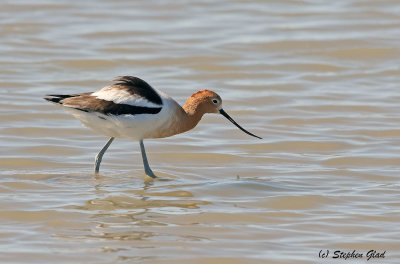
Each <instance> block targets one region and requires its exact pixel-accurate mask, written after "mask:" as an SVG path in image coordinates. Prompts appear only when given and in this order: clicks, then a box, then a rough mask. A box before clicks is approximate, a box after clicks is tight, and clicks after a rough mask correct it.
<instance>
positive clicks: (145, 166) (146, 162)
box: [139, 139, 157, 178]
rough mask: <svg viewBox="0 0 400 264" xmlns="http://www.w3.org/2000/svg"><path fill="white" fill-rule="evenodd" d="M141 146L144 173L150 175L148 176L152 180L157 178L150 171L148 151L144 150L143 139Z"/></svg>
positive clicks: (140, 142)
mask: <svg viewBox="0 0 400 264" xmlns="http://www.w3.org/2000/svg"><path fill="white" fill-rule="evenodd" d="M139 144H140V150H141V151H142V158H143V165H144V172H145V173H146V175H148V176H150V177H152V178H157V176H156V175H155V174H154V173H153V171H152V170H151V169H150V166H149V162H148V161H147V156H146V150H145V149H144V145H143V139H141V140H140V141H139Z"/></svg>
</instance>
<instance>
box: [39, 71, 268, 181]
mask: <svg viewBox="0 0 400 264" xmlns="http://www.w3.org/2000/svg"><path fill="white" fill-rule="evenodd" d="M44 99H46V100H47V101H50V102H52V103H56V104H59V105H61V106H63V108H64V109H65V110H67V111H68V112H70V113H71V114H72V115H73V116H74V117H75V118H77V119H78V120H80V121H81V122H82V124H83V125H85V126H86V127H88V128H91V129H93V130H94V131H96V132H98V133H100V134H103V135H106V136H108V137H110V139H109V140H108V142H107V143H106V144H105V145H104V147H103V148H102V149H101V150H100V152H99V153H98V154H97V155H96V158H95V166H94V170H95V173H96V174H97V173H98V172H99V168H100V163H101V160H102V158H103V155H104V153H105V152H106V150H107V149H108V147H109V146H110V144H111V143H112V142H113V140H114V139H115V138H116V137H117V138H129V139H132V140H138V141H139V144H140V150H141V152H142V158H143V165H144V170H145V173H146V174H147V175H148V176H150V177H152V178H156V175H155V174H154V173H153V171H152V170H151V168H150V166H149V162H148V161H147V156H146V151H145V149H144V145H143V140H144V139H147V138H163V137H170V136H173V135H176V134H179V133H183V132H186V131H188V130H190V129H192V128H194V127H195V126H196V125H197V124H198V123H199V121H200V119H201V118H202V116H203V115H204V114H206V113H220V114H222V115H223V116H225V117H226V118H227V119H228V120H229V121H231V122H232V123H233V124H235V125H236V126H237V127H238V128H239V129H240V130H242V131H243V132H245V133H247V134H249V135H251V136H253V137H256V138H260V137H258V136H256V135H254V134H252V133H250V132H249V131H247V130H245V129H244V128H242V127H241V126H240V125H239V124H238V123H236V122H235V121H234V120H233V119H232V118H231V117H230V116H229V115H228V114H227V113H226V112H225V111H224V110H223V109H222V100H221V97H220V96H219V95H218V94H216V93H214V92H213V91H209V90H202V91H198V92H196V93H194V94H193V95H192V96H190V97H189V99H188V100H187V102H186V103H185V105H184V106H183V107H181V106H180V105H179V104H178V103H177V102H176V101H175V100H174V99H172V98H171V97H169V96H168V95H166V94H165V93H163V92H161V91H158V90H156V89H154V88H152V87H151V86H150V85H149V84H148V83H146V82H145V81H143V80H142V79H139V78H137V77H132V76H122V77H118V78H116V79H114V84H112V85H109V86H106V87H104V88H102V89H100V90H98V91H96V92H92V93H79V94H68V95H56V94H50V95H47V97H45V98H44ZM260 139H261V138H260Z"/></svg>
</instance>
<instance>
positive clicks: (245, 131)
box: [219, 109, 262, 139]
mask: <svg viewBox="0 0 400 264" xmlns="http://www.w3.org/2000/svg"><path fill="white" fill-rule="evenodd" d="M219 112H220V113H221V115H223V116H225V117H226V118H227V119H228V120H229V121H231V122H232V123H233V124H234V125H235V126H237V127H238V128H239V129H240V130H242V131H243V132H244V133H246V134H248V135H250V136H253V137H256V138H259V139H262V138H260V137H259V136H256V135H254V134H252V133H250V132H249V131H247V130H246V129H244V128H243V127H241V126H240V125H239V124H238V123H236V122H235V120H233V119H232V117H230V116H229V115H228V114H227V113H226V112H225V111H224V109H220V110H219Z"/></svg>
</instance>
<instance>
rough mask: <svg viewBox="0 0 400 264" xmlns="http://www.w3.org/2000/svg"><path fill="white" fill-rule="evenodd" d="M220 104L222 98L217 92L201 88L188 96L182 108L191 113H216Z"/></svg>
mask: <svg viewBox="0 0 400 264" xmlns="http://www.w3.org/2000/svg"><path fill="white" fill-rule="evenodd" d="M221 104H222V99H221V97H220V96H219V95H218V94H216V93H215V92H213V91H210V90H201V91H198V92H196V93H194V94H192V96H190V97H189V99H188V100H187V102H186V104H185V106H184V109H185V111H186V112H187V113H193V114H194V113H199V114H202V115H203V114H206V113H218V111H219V108H220V107H221Z"/></svg>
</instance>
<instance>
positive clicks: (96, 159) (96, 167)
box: [94, 137, 114, 174]
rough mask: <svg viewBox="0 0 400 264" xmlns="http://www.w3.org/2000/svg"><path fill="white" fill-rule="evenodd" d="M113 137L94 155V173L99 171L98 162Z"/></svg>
mask: <svg viewBox="0 0 400 264" xmlns="http://www.w3.org/2000/svg"><path fill="white" fill-rule="evenodd" d="M113 140H114V138H113V137H112V138H110V139H109V140H108V141H107V143H106V144H105V145H104V147H103V148H102V149H101V150H100V152H99V153H98V154H97V155H96V158H95V161H94V173H96V174H97V173H99V169H100V163H101V160H102V159H103V155H104V153H105V152H106V150H107V149H108V147H109V146H110V145H111V143H112V142H113Z"/></svg>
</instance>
